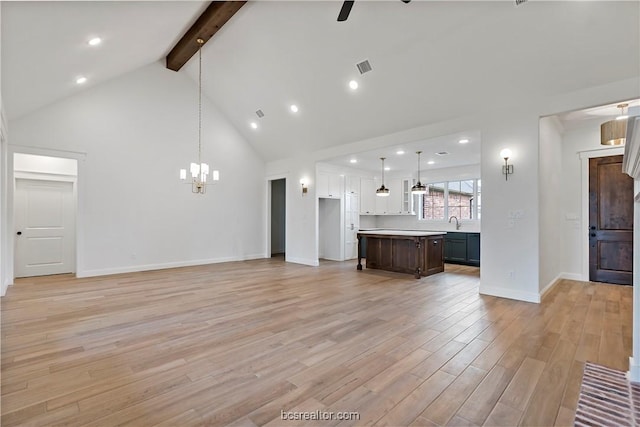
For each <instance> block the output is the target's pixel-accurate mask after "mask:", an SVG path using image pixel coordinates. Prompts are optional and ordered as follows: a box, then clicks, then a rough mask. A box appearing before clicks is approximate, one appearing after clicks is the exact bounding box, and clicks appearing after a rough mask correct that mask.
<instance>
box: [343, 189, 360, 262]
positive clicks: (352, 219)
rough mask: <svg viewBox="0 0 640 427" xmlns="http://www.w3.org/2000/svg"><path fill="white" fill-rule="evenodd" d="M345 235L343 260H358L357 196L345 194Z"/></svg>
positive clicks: (358, 215)
mask: <svg viewBox="0 0 640 427" xmlns="http://www.w3.org/2000/svg"><path fill="white" fill-rule="evenodd" d="M344 206H345V215H344V223H345V228H346V230H345V234H344V259H354V258H358V237H357V234H358V230H360V205H359V203H358V195H357V194H352V193H347V194H346V195H345V203H344Z"/></svg>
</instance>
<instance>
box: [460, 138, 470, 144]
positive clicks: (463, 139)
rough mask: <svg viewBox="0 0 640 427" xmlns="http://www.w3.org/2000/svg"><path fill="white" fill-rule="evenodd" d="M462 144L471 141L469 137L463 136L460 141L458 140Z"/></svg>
mask: <svg viewBox="0 0 640 427" xmlns="http://www.w3.org/2000/svg"><path fill="white" fill-rule="evenodd" d="M458 142H459V143H460V144H466V143H467V142H469V140H468V139H467V138H462V139H461V140H460V141H458Z"/></svg>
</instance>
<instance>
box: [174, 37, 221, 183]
mask: <svg viewBox="0 0 640 427" xmlns="http://www.w3.org/2000/svg"><path fill="white" fill-rule="evenodd" d="M197 42H198V56H199V59H198V61H199V62H198V163H191V165H190V168H189V172H190V173H191V182H190V184H191V192H192V193H196V194H204V193H206V189H207V176H208V175H209V165H208V164H206V163H202V45H203V44H204V40H203V39H201V38H198V39H197ZM180 179H181V180H183V181H186V179H187V170H186V169H180ZM219 179H220V172H218V171H217V170H214V171H213V180H214V181H218V180H219ZM187 183H189V182H187Z"/></svg>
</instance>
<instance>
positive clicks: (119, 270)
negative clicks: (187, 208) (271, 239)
mask: <svg viewBox="0 0 640 427" xmlns="http://www.w3.org/2000/svg"><path fill="white" fill-rule="evenodd" d="M263 258H264V254H251V255H245V256H239V257H221V258H210V259H198V260H192V261H177V262H166V263H162V264H144V265H132V266H127V267H114V268H103V269H99V270H78V271H77V272H76V277H78V278H84V277H97V276H108V275H111V274H123V273H136V272H140V271H152V270H166V269H168V268H178V267H194V266H197V265H207V264H220V263H222V262H235V261H249V260H253V259H263Z"/></svg>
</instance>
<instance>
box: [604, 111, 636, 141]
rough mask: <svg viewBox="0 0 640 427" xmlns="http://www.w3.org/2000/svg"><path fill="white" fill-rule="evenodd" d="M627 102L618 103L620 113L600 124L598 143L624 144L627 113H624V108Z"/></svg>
mask: <svg viewBox="0 0 640 427" xmlns="http://www.w3.org/2000/svg"><path fill="white" fill-rule="evenodd" d="M628 106H629V104H620V105H618V108H619V109H620V115H619V116H618V117H616V118H615V119H614V120H609V121H608V122H605V123H603V124H602V125H600V144H602V145H624V143H625V141H626V139H627V115H625V114H624V109H625V108H627V107H628Z"/></svg>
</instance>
